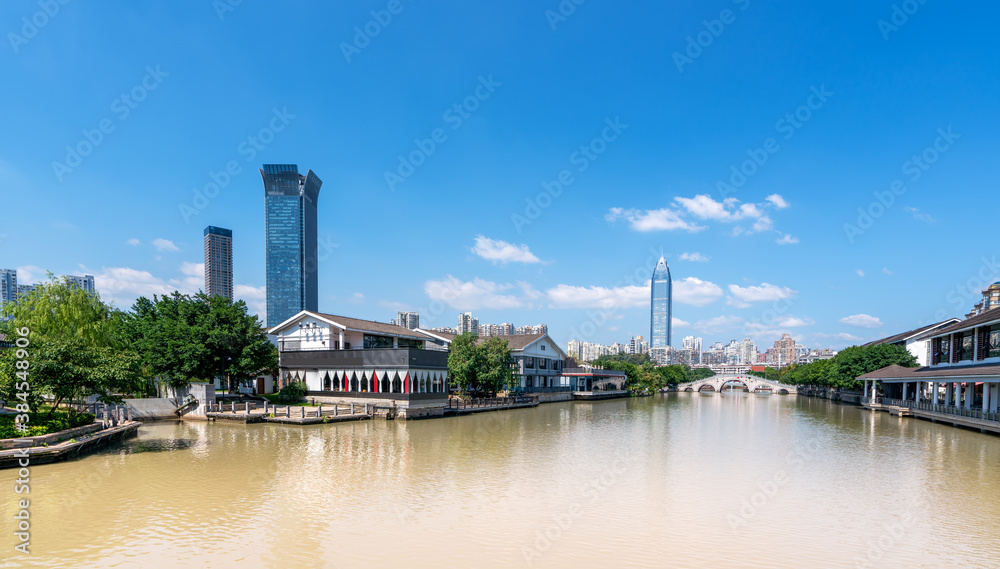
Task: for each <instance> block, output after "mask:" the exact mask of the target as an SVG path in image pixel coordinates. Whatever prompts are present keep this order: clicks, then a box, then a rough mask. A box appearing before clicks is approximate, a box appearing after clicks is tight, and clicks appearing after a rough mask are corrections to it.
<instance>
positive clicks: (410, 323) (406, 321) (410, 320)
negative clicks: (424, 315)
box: [393, 312, 420, 330]
mask: <svg viewBox="0 0 1000 569" xmlns="http://www.w3.org/2000/svg"><path fill="white" fill-rule="evenodd" d="M393 322H394V323H395V324H396V326H402V327H403V328H409V329H410V330H416V329H417V328H420V315H419V314H417V313H416V312H397V313H396V319H395V320H394V321H393Z"/></svg>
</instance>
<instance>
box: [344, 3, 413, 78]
mask: <svg viewBox="0 0 1000 569" xmlns="http://www.w3.org/2000/svg"><path fill="white" fill-rule="evenodd" d="M406 1H407V2H411V1H412V0H406ZM405 7H406V5H405V4H403V2H402V0H389V2H388V3H387V4H386V5H385V8H383V9H381V10H372V11H371V15H372V19H371V20H368V21H367V22H365V24H364V25H362V26H354V38H353V39H352V40H351V43H347V42H345V41H342V42H340V52H341V53H343V54H344V59H346V60H347V63H350V62H351V58H353V57H354V56H356V55H361V50H363V49H365V48H366V47H368V46H369V45H371V43H372V40H373V39H375V38H377V37H378V36H379V34H381V33H382V31H383V30H385V29H386V28H388V27H389V24H391V23H392V18H393V16H398V15H399V14H400V13H402V11H403V8H405Z"/></svg>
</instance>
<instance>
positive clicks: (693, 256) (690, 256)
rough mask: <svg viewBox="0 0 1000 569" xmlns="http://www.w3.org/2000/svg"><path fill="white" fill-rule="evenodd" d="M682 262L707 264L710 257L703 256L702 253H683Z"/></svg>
mask: <svg viewBox="0 0 1000 569" xmlns="http://www.w3.org/2000/svg"><path fill="white" fill-rule="evenodd" d="M681 260H682V261H692V262H695V263H707V262H708V257H706V256H704V255H702V254H701V253H681Z"/></svg>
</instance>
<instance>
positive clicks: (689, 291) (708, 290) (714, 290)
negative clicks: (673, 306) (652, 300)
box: [644, 277, 723, 306]
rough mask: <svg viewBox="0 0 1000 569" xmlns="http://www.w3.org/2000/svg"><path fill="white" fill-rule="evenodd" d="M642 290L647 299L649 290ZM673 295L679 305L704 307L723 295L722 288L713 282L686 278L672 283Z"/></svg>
mask: <svg viewBox="0 0 1000 569" xmlns="http://www.w3.org/2000/svg"><path fill="white" fill-rule="evenodd" d="M644 290H645V291H646V296H647V297H648V296H649V289H644ZM673 294H674V298H673V300H675V301H676V302H679V303H681V304H689V305H691V306H705V305H706V304H712V303H713V302H715V301H716V300H719V299H720V298H721V297H722V295H723V291H722V287H720V286H719V285H717V284H715V283H713V282H709V281H703V280H701V279H699V278H696V277H688V278H686V279H684V280H680V281H674V283H673ZM647 300H648V298H647Z"/></svg>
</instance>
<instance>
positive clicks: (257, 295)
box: [233, 284, 267, 322]
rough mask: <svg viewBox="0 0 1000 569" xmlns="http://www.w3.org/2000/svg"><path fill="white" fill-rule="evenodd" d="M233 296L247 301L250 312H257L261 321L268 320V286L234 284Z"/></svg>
mask: <svg viewBox="0 0 1000 569" xmlns="http://www.w3.org/2000/svg"><path fill="white" fill-rule="evenodd" d="M233 297H234V298H236V299H237V300H242V301H244V302H246V303H247V311H248V312H249V313H250V314H256V315H257V318H259V319H260V321H261V322H267V287H263V286H250V285H241V284H238V285H233Z"/></svg>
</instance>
